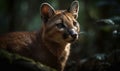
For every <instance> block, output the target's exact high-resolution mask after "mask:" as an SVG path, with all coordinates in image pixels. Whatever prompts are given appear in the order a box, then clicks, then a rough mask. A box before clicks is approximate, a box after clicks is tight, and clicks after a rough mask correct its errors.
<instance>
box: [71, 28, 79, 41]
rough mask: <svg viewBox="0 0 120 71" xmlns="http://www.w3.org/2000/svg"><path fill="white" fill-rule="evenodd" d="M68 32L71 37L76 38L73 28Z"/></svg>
mask: <svg viewBox="0 0 120 71" xmlns="http://www.w3.org/2000/svg"><path fill="white" fill-rule="evenodd" d="M69 33H70V35H71V37H72V38H73V39H76V38H77V35H78V33H77V32H76V31H75V30H74V29H71V30H69Z"/></svg>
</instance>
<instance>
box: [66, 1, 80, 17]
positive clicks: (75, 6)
mask: <svg viewBox="0 0 120 71" xmlns="http://www.w3.org/2000/svg"><path fill="white" fill-rule="evenodd" d="M68 11H69V12H71V13H72V14H73V16H74V17H75V18H78V12H79V2H78V1H73V2H72V4H71V6H70V8H69V9H68Z"/></svg>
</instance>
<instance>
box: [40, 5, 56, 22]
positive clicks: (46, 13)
mask: <svg viewBox="0 0 120 71" xmlns="http://www.w3.org/2000/svg"><path fill="white" fill-rule="evenodd" d="M40 14H41V18H42V20H43V22H47V21H48V19H49V18H50V17H52V16H53V15H54V14H55V9H54V8H53V7H52V6H51V5H50V4H48V3H43V4H42V5H41V7H40Z"/></svg>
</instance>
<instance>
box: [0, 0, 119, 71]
mask: <svg viewBox="0 0 120 71" xmlns="http://www.w3.org/2000/svg"><path fill="white" fill-rule="evenodd" d="M72 1H74V0H0V34H4V33H8V32H13V31H34V30H38V29H40V26H41V18H40V5H41V3H43V2H48V3H50V4H51V5H52V6H53V7H54V8H55V9H66V8H68V7H69V6H70V4H71V2H72ZM78 1H79V3H80V9H79V17H78V21H79V23H80V28H81V32H80V35H79V40H78V41H76V42H75V43H74V44H73V45H72V47H71V55H70V57H69V60H68V62H67V65H66V68H65V70H66V71H80V70H81V71H85V70H86V71H110V70H111V71H112V70H115V69H117V68H118V69H119V67H120V0H78ZM119 70H120V69H119Z"/></svg>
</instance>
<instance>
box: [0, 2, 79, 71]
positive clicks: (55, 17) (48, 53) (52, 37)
mask: <svg viewBox="0 0 120 71" xmlns="http://www.w3.org/2000/svg"><path fill="white" fill-rule="evenodd" d="M76 3H77V5H76ZM74 4H75V7H77V6H78V2H77V1H74V2H73V5H74ZM75 7H72V10H73V9H74V8H75ZM78 8H79V7H78ZM72 10H69V11H68V10H64V11H59V10H58V11H54V9H53V8H52V7H51V6H50V5H49V4H47V3H43V4H42V6H41V16H42V20H43V24H42V27H41V29H40V31H35V32H13V33H8V34H4V35H2V36H0V48H3V49H5V50H8V51H9V52H12V53H18V54H20V55H23V56H26V57H29V58H32V59H34V60H36V61H40V62H42V63H43V64H46V65H48V66H51V67H53V68H55V69H57V70H58V71H63V70H64V67H65V63H66V60H67V59H68V56H69V53H70V45H71V42H72V41H71V40H73V37H72V36H71V35H73V33H76V37H74V40H76V39H77V36H78V32H79V24H78V22H77V21H76V16H77V15H76V12H78V11H76V12H75V14H74V13H73V11H72ZM74 15H75V16H74ZM73 22H76V23H75V24H77V25H75V24H74V23H73ZM61 23H64V25H66V26H67V27H63V28H59V26H58V28H57V27H56V24H61ZM63 29H64V30H63ZM73 29H74V30H73ZM69 30H72V33H68V31H69ZM64 33H67V36H65V38H63V34H64Z"/></svg>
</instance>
